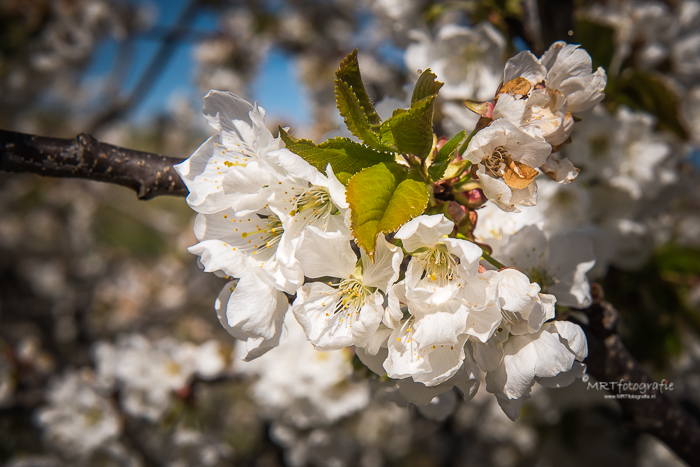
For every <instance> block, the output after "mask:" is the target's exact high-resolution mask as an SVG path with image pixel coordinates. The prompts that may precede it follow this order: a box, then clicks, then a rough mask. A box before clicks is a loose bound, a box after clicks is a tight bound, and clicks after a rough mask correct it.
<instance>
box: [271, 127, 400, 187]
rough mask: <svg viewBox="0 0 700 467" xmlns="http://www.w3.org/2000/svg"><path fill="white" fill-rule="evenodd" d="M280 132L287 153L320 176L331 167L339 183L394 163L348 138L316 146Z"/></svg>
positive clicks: (386, 156) (305, 140)
mask: <svg viewBox="0 0 700 467" xmlns="http://www.w3.org/2000/svg"><path fill="white" fill-rule="evenodd" d="M279 132H280V137H281V138H282V141H284V144H285V145H286V146H287V149H289V150H290V151H292V152H293V153H294V154H297V155H298V156H299V157H301V158H302V159H304V160H305V161H306V162H308V163H309V164H311V165H313V166H314V167H316V169H318V171H319V172H323V173H326V167H327V166H328V164H331V167H333V172H334V173H335V174H336V176H338V178H339V179H340V180H341V181H342V180H343V179H345V180H347V179H348V178H349V176H350V175H352V174H355V173H357V172H359V171H360V170H362V169H364V168H367V167H371V166H373V165H375V164H377V163H380V162H393V161H394V155H393V154H392V153H390V152H379V151H376V150H374V149H372V148H369V147H367V146H364V145H362V144H360V143H357V142H355V141H352V140H351V139H348V138H333V139H329V140H327V141H324V142H323V143H321V144H316V143H314V142H313V141H311V140H308V139H295V138H293V137H292V136H291V135H290V134H289V133H287V132H286V131H284V129H283V128H281V127H280V129H279Z"/></svg>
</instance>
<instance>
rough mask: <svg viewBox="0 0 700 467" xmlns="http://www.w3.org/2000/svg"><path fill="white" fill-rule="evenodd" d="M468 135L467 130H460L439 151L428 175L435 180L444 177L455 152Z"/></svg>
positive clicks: (429, 168)
mask: <svg viewBox="0 0 700 467" xmlns="http://www.w3.org/2000/svg"><path fill="white" fill-rule="evenodd" d="M466 137H467V132H466V131H465V130H462V131H460V132H459V133H457V134H456V135H454V136H453V137H452V138H450V140H449V141H447V142H446V143H445V144H444V145H443V146H442V147H441V148H440V150H439V151H438V153H437V155H436V156H435V159H434V160H433V163H432V164H430V167H428V175H430V178H431V179H432V180H433V181H436V182H437V181H438V180H440V179H441V178H442V176H443V175H444V173H445V169H446V168H447V166H448V165H449V164H450V162H452V159H454V156H453V154H454V153H455V151H456V150H457V149H458V148H459V145H460V144H461V143H462V141H464V138H466Z"/></svg>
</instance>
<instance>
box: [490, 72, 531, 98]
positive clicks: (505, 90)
mask: <svg viewBox="0 0 700 467" xmlns="http://www.w3.org/2000/svg"><path fill="white" fill-rule="evenodd" d="M530 89H532V85H531V84H530V82H529V81H528V80H527V79H525V78H523V77H522V76H518V77H517V78H515V79H512V80H510V81H508V82H507V83H505V84H504V85H503V86H501V88H500V89H499V90H498V93H496V99H498V96H500V95H501V94H511V95H513V96H515V95H518V94H519V95H521V96H527V94H528V93H529V92H530Z"/></svg>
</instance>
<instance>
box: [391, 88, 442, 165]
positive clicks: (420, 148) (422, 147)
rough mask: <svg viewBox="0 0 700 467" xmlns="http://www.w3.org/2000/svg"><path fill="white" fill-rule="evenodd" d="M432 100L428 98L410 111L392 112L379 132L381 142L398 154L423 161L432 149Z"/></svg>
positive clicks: (432, 98)
mask: <svg viewBox="0 0 700 467" xmlns="http://www.w3.org/2000/svg"><path fill="white" fill-rule="evenodd" d="M434 100H435V97H428V98H426V99H423V100H420V101H418V102H417V103H416V105H415V106H414V107H411V108H410V109H407V110H406V109H397V110H394V115H392V116H391V118H389V119H387V120H385V121H384V123H382V126H381V128H380V130H379V133H380V135H381V137H382V141H383V142H384V143H385V144H387V145H392V146H394V147H396V149H397V150H398V152H400V153H403V154H415V155H416V156H418V157H420V158H421V159H425V158H426V157H427V156H428V154H429V153H430V150H431V149H432V148H433V102H434Z"/></svg>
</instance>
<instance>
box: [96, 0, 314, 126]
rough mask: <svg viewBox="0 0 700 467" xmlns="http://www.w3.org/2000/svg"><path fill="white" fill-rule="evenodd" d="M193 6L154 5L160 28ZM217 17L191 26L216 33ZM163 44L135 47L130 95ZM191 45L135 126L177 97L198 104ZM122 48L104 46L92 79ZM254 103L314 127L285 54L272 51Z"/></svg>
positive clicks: (159, 1) (206, 15)
mask: <svg viewBox="0 0 700 467" xmlns="http://www.w3.org/2000/svg"><path fill="white" fill-rule="evenodd" d="M187 1H188V0H155V1H153V2H150V4H151V5H152V6H153V7H154V8H155V9H156V10H157V19H156V21H155V24H156V25H158V26H159V27H161V28H167V26H169V25H172V24H173V23H174V22H175V21H176V20H177V17H178V15H179V14H180V12H181V11H182V9H183V8H184V7H185V5H186V2H187ZM216 25H217V18H216V12H214V11H212V10H203V11H201V12H200V13H199V14H198V16H197V18H195V20H194V21H193V22H192V25H191V28H192V29H193V30H197V31H210V30H213V29H214V28H216ZM159 45H160V43H159V42H158V41H156V40H153V39H145V38H139V39H138V40H136V41H135V54H134V56H135V58H134V63H133V65H132V69H131V70H130V73H129V75H128V77H127V79H126V89H127V90H129V89H131V88H132V87H133V86H134V84H135V83H136V81H137V80H138V78H139V76H140V75H141V73H142V72H143V70H144V69H145V68H146V66H147V65H148V63H149V62H150V60H151V58H152V56H153V54H154V53H155V52H156V50H157V49H158V47H159ZM194 45H195V44H194V43H193V42H192V41H187V42H184V43H182V44H181V45H180V46H178V48H177V50H176V51H175V53H174V54H173V56H172V58H171V60H170V62H169V64H168V66H167V67H166V69H165V70H164V71H163V73H161V75H160V77H159V78H158V81H157V82H156V83H155V85H154V86H153V88H152V90H151V91H150V93H149V94H148V96H147V98H146V99H145V100H144V102H142V103H141V104H140V105H139V106H138V107H137V108H136V109H135V111H134V112H132V114H131V115H130V119H131V120H132V121H138V122H147V121H148V120H149V119H151V118H153V116H154V115H155V114H158V113H160V112H163V111H165V110H167V109H168V103H169V101H170V100H171V97H172V96H174V95H180V96H184V97H185V98H188V99H192V100H194V101H196V100H197V99H198V98H201V97H202V96H199V94H200V91H199V90H198V89H197V87H196V85H195V69H194V68H195V62H194V60H193V58H192V53H193V46H194ZM116 50H117V44H116V42H115V41H114V40H111V39H110V40H106V41H105V42H104V43H102V44H101V45H100V47H99V48H98V50H97V53H96V54H95V58H94V60H93V63H92V64H91V65H90V68H89V70H88V73H87V75H86V77H87V78H88V79H92V78H96V77H99V76H104V75H105V74H107V73H109V72H110V70H111V67H112V65H113V61H114V57H115V53H116ZM251 94H252V95H249V96H242V97H245V98H247V99H249V100H257V101H258V102H259V103H260V105H262V106H263V107H264V108H265V110H266V111H267V113H268V115H271V116H277V117H280V118H282V117H287V118H291V119H293V120H294V122H295V123H297V124H300V125H302V124H308V123H310V121H311V110H310V106H309V105H308V104H307V103H306V102H305V99H304V90H303V88H302V86H301V84H300V83H299V80H298V79H297V77H296V73H295V70H294V63H293V61H292V60H291V58H290V57H289V56H287V55H286V54H284V53H282V52H280V51H276V50H273V51H272V53H270V54H269V56H268V58H267V60H266V62H265V63H263V64H262V67H261V72H260V74H259V76H258V79H256V81H255V83H254V85H253V87H252V89H251Z"/></svg>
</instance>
